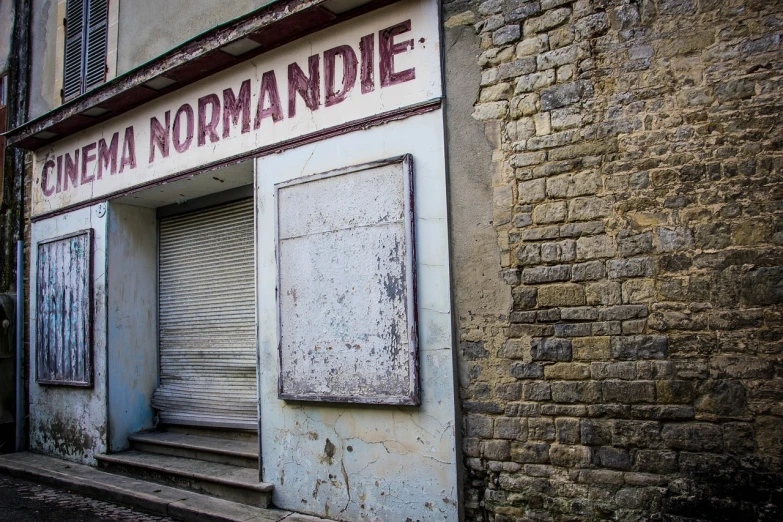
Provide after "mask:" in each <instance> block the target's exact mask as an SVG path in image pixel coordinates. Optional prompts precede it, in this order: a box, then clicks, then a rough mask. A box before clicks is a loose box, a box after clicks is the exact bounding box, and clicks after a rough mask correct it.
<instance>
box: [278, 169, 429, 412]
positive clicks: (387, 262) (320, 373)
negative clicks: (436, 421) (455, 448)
mask: <svg viewBox="0 0 783 522" xmlns="http://www.w3.org/2000/svg"><path fill="white" fill-rule="evenodd" d="M412 187H413V161H412V158H411V157H410V156H404V157H399V158H393V159H390V160H384V161H380V162H376V163H372V164H367V165H362V166H358V167H353V168H350V169H345V170H341V171H335V172H330V173H325V174H322V175H316V176H312V177H308V178H303V179H300V180H295V181H293V182H290V183H284V184H280V185H278V186H277V187H276V200H277V242H278V244H277V253H278V277H279V281H278V285H279V286H278V288H279V292H278V319H279V324H278V328H279V335H280V345H279V349H280V373H279V397H280V398H282V399H288V400H305V401H327V402H345V403H368V404H393V405H417V404H419V377H418V337H417V329H416V299H415V296H416V280H415V270H414V267H415V253H414V227H413V188H412Z"/></svg>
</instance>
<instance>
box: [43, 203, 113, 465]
mask: <svg viewBox="0 0 783 522" xmlns="http://www.w3.org/2000/svg"><path fill="white" fill-rule="evenodd" d="M101 206H102V207H103V211H101V210H100V209H99V207H101ZM105 210H106V205H105V203H104V204H102V205H96V206H93V207H88V208H84V209H80V210H75V211H73V212H70V213H68V214H64V215H62V216H58V217H54V218H51V219H47V220H43V221H38V222H36V223H33V225H32V231H31V236H32V237H31V245H33V246H32V248H31V253H32V257H31V263H30V271H29V274H30V276H29V278H30V288H32V289H35V288H36V287H37V276H36V268H37V264H36V257H37V254H36V253H37V249H36V247H35V245H36V244H37V243H38V242H39V241H42V240H46V239H51V238H56V237H59V236H62V235H65V234H70V233H73V232H78V231H79V230H84V229H88V228H92V229H93V230H94V236H93V383H94V385H93V387H92V388H74V387H68V386H55V385H44V386H41V385H38V384H36V382H35V375H36V367H35V342H36V341H35V339H36V337H35V328H36V320H37V317H36V307H37V303H36V293H35V292H31V293H29V294H28V295H29V296H30V299H29V301H30V330H29V332H30V346H31V347H32V348H31V350H30V355H31V357H30V358H29V365H30V372H29V375H30V384H29V403H30V420H29V423H30V449H31V450H32V451H36V452H40V453H45V454H48V455H54V456H58V457H61V458H64V459H67V460H72V461H74V462H81V463H85V464H93V465H94V464H95V459H94V458H93V456H94V455H96V454H100V453H105V452H106V447H107V432H106V430H107V417H106V333H105V332H106V214H105Z"/></svg>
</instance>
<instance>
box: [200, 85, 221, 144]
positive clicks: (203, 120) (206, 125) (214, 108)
mask: <svg viewBox="0 0 783 522" xmlns="http://www.w3.org/2000/svg"><path fill="white" fill-rule="evenodd" d="M208 106H209V107H210V115H209V122H207V107H208ZM218 123H220V98H218V95H217V94H207V95H206V96H202V97H201V98H199V99H198V146H199V147H201V146H202V145H205V144H206V143H207V136H209V142H210V143H217V142H218V141H220V136H218V133H217V130H215V129H217V126H218Z"/></svg>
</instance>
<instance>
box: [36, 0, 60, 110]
mask: <svg viewBox="0 0 783 522" xmlns="http://www.w3.org/2000/svg"><path fill="white" fill-rule="evenodd" d="M30 44H31V45H30V47H31V49H30V58H31V61H32V68H31V71H30V99H29V118H30V119H33V118H36V117H38V116H40V115H41V114H44V113H46V112H48V111H50V110H51V109H53V108H54V107H55V106H56V104H59V101H60V96H59V93H55V87H54V84H55V78H56V76H57V73H58V72H57V65H56V62H57V55H56V52H57V1H56V0H33V6H32V20H31V22H30Z"/></svg>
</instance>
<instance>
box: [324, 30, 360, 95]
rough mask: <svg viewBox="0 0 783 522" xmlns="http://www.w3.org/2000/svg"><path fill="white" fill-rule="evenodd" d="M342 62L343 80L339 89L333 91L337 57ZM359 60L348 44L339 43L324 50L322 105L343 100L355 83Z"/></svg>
mask: <svg viewBox="0 0 783 522" xmlns="http://www.w3.org/2000/svg"><path fill="white" fill-rule="evenodd" d="M338 56H339V57H340V59H341V60H342V63H343V82H342V85H341V87H340V90H338V91H335V85H334V82H335V72H336V71H335V67H336V65H337V64H336V61H337V57H338ZM358 63H359V61H358V60H357V59H356V53H355V52H354V50H353V49H352V48H351V46H350V45H340V46H339V47H335V48H334V49H329V50H328V51H324V91H325V93H324V96H325V99H324V105H326V106H327V107H331V106H332V105H336V104H338V103H340V102H341V101H343V100H344V99H345V97H346V96H348V93H349V92H351V90H352V89H353V86H354V84H355V83H356V66H357V65H358Z"/></svg>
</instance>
